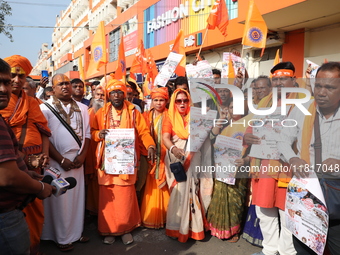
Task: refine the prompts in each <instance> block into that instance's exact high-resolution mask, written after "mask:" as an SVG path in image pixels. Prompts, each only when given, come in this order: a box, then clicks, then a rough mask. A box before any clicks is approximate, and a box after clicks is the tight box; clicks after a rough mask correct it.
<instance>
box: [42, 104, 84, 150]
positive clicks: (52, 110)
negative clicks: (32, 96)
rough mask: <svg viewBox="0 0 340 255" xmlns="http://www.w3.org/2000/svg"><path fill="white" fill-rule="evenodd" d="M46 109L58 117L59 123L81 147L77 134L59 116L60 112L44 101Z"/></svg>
mask: <svg viewBox="0 0 340 255" xmlns="http://www.w3.org/2000/svg"><path fill="white" fill-rule="evenodd" d="M44 104H45V105H46V106H47V108H48V109H50V110H51V112H52V113H53V114H54V115H55V116H56V117H57V118H58V120H59V121H60V122H61V124H63V125H64V127H65V128H66V129H67V131H68V132H70V134H71V135H72V136H73V138H74V140H76V142H77V144H78V145H79V147H80V148H81V141H80V139H79V137H78V136H77V134H76V133H75V132H74V130H73V128H72V127H71V126H70V125H69V124H67V122H66V121H65V120H64V119H63V118H62V117H61V116H60V114H59V113H58V112H57V111H56V110H55V109H54V108H53V107H52V106H51V105H50V104H49V103H47V102H45V103H44Z"/></svg>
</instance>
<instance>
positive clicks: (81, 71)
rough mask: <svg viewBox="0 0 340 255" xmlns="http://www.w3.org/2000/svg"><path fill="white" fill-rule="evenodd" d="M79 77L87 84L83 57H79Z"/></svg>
mask: <svg viewBox="0 0 340 255" xmlns="http://www.w3.org/2000/svg"><path fill="white" fill-rule="evenodd" d="M78 66H79V76H80V79H82V80H83V81H84V82H85V72H84V68H83V61H82V56H80V57H79V63H78Z"/></svg>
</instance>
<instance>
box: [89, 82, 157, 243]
mask: <svg viewBox="0 0 340 255" xmlns="http://www.w3.org/2000/svg"><path fill="white" fill-rule="evenodd" d="M106 93H107V97H108V98H109V102H108V103H106V104H105V105H104V107H103V108H101V109H99V110H98V112H97V113H96V117H95V120H96V121H94V123H93V128H92V137H93V138H94V139H95V140H96V141H98V142H99V144H98V147H97V159H98V163H97V167H98V168H99V169H98V181H99V212H98V229H99V232H100V234H101V235H103V236H105V238H104V243H105V244H112V243H113V242H114V241H115V236H122V240H123V243H124V244H130V243H132V242H133V237H132V235H131V234H130V232H131V231H132V230H133V229H135V228H136V227H138V226H140V224H141V218H140V212H139V208H138V202H137V196H136V189H135V186H134V184H135V182H136V177H137V171H136V168H135V171H134V174H132V175H126V174H119V175H112V174H107V173H105V171H104V169H103V167H102V166H103V157H104V153H103V148H104V138H105V135H106V133H107V132H108V130H109V129H115V128H134V129H135V134H136V135H137V136H138V137H139V138H140V141H142V142H143V144H144V146H145V148H147V150H148V159H149V160H151V161H153V159H154V155H155V143H154V141H153V139H152V137H151V135H150V132H149V129H148V127H147V125H146V123H145V120H144V118H143V116H142V115H141V113H140V112H139V111H137V110H136V109H135V106H134V105H133V104H131V103H130V102H128V101H127V100H124V98H126V86H125V84H124V83H122V82H120V81H117V80H114V79H112V80H110V81H109V82H108V84H107V87H106ZM138 141H139V139H135V150H138V148H139V145H138ZM135 153H136V154H137V156H138V151H135ZM135 160H136V157H135ZM135 162H138V159H137V161H135Z"/></svg>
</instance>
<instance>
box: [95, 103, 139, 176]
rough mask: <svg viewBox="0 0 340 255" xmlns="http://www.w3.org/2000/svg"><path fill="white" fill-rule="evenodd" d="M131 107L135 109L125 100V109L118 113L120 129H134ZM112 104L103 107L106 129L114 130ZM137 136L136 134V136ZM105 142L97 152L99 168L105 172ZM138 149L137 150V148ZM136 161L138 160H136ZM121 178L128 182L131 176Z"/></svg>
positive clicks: (101, 143)
mask: <svg viewBox="0 0 340 255" xmlns="http://www.w3.org/2000/svg"><path fill="white" fill-rule="evenodd" d="M131 106H133V107H134V105H133V104H131V103H130V102H129V101H127V100H124V105H123V108H122V109H121V110H120V111H117V113H118V115H120V124H119V128H134V127H135V125H134V123H133V122H134V121H133V120H134V116H131V115H133V114H134V113H133V111H134V110H132V111H131ZM112 107H113V106H112V104H111V102H109V103H106V104H105V105H104V107H103V113H104V114H103V118H104V121H103V123H104V129H112V128H113V127H110V121H109V119H110V114H111V111H112ZM135 135H136V134H135ZM136 139H137V135H136ZM104 145H105V142H104V141H100V145H99V147H98V148H99V150H98V152H97V167H98V168H99V169H101V170H103V167H104V157H105V152H104V149H105V148H104V147H105V146H104ZM135 149H136V148H135ZM135 160H136V159H135ZM119 178H121V179H122V180H125V181H126V180H128V179H129V175H128V174H120V175H119Z"/></svg>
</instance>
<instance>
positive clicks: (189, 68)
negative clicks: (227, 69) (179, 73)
mask: <svg viewBox="0 0 340 255" xmlns="http://www.w3.org/2000/svg"><path fill="white" fill-rule="evenodd" d="M185 70H186V73H187V77H188V79H191V78H213V73H212V68H211V65H210V64H209V62H208V61H207V60H202V61H198V62H197V64H196V65H193V64H188V65H186V68H185Z"/></svg>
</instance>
